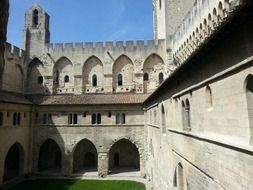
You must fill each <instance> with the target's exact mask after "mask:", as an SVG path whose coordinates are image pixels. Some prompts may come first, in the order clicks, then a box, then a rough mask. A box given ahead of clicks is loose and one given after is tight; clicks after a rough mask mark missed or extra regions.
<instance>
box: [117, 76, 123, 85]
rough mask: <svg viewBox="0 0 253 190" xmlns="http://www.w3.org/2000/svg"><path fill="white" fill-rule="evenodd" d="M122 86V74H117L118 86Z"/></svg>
mask: <svg viewBox="0 0 253 190" xmlns="http://www.w3.org/2000/svg"><path fill="white" fill-rule="evenodd" d="M122 85H123V76H122V74H118V86H122Z"/></svg>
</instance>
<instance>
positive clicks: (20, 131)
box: [0, 103, 32, 187]
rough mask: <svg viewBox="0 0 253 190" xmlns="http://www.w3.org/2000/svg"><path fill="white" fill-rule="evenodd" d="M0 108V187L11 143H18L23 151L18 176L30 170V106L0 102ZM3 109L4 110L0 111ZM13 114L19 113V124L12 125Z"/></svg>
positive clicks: (22, 175)
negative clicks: (1, 117)
mask: <svg viewBox="0 0 253 190" xmlns="http://www.w3.org/2000/svg"><path fill="white" fill-rule="evenodd" d="M0 110H1V113H2V114H3V125H2V126H0V144H1V149H0V187H1V186H2V185H3V178H4V172H5V159H6V156H7V152H8V151H9V149H10V148H11V146H12V145H14V144H18V145H20V147H21V149H22V150H23V151H24V155H23V161H22V162H21V163H20V165H21V166H23V168H22V170H21V171H20V172H21V173H20V177H21V178H23V177H24V174H29V173H30V172H31V156H32V155H31V143H32V141H31V140H32V139H31V135H30V134H31V123H30V121H31V107H30V106H29V105H19V104H11V103H0ZM2 110H4V111H2ZM14 114H16V115H17V117H18V115H19V114H20V124H18V123H16V124H15V125H14V122H13V120H14Z"/></svg>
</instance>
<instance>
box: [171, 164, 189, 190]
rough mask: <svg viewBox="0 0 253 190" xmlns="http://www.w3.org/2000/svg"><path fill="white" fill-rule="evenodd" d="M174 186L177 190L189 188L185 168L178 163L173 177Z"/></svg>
mask: <svg viewBox="0 0 253 190" xmlns="http://www.w3.org/2000/svg"><path fill="white" fill-rule="evenodd" d="M173 178H174V179H173V186H174V187H175V188H176V189H177V190H185V189H186V187H187V180H186V177H185V173H184V168H183V165H182V164H181V163H178V165H177V167H176V169H175V172H174V177H173Z"/></svg>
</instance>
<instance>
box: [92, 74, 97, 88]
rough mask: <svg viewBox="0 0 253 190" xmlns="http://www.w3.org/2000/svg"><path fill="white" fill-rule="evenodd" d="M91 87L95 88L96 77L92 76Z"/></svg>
mask: <svg viewBox="0 0 253 190" xmlns="http://www.w3.org/2000/svg"><path fill="white" fill-rule="evenodd" d="M92 86H94V87H96V86H97V75H93V76H92Z"/></svg>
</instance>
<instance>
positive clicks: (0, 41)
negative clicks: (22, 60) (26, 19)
mask: <svg viewBox="0 0 253 190" xmlns="http://www.w3.org/2000/svg"><path fill="white" fill-rule="evenodd" d="M8 17H9V0H1V1H0V89H2V76H3V70H4V43H5V41H6V34H7V23H8Z"/></svg>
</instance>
